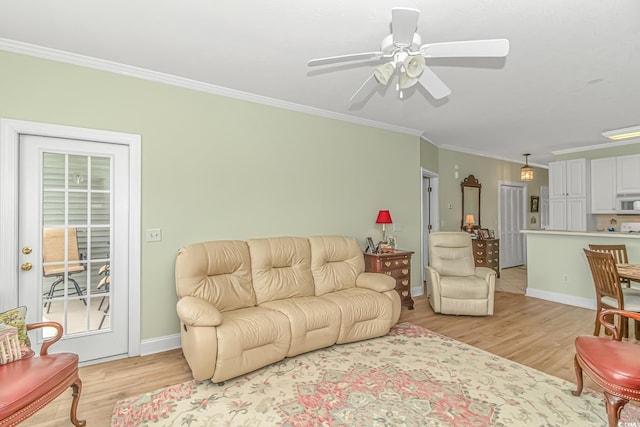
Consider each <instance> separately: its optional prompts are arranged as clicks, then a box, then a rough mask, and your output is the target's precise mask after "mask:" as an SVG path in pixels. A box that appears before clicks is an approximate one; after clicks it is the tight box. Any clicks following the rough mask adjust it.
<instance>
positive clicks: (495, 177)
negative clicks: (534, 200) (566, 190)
mask: <svg viewBox="0 0 640 427" xmlns="http://www.w3.org/2000/svg"><path fill="white" fill-rule="evenodd" d="M438 155H439V162H438V170H439V173H440V176H439V177H440V180H439V181H440V230H442V231H457V230H459V229H460V221H461V219H462V190H461V188H460V183H461V182H462V180H463V179H464V178H466V177H467V176H469V175H473V176H475V177H476V179H477V180H478V181H480V184H482V194H481V202H480V208H481V212H480V216H481V221H482V228H488V229H490V230H495V232H496V233H497V232H498V182H499V181H509V182H517V183H520V182H521V181H520V168H521V167H522V164H519V163H513V162H508V161H504V160H497V159H491V158H488V157H482V156H475V155H473V154H466V153H461V152H458V151H451V150H445V149H440V150H439V151H438ZM523 164H524V162H523ZM456 165H457V166H458V169H457V172H458V178H456V176H455V172H456ZM533 170H534V177H535V179H534V180H533V181H530V182H528V183H527V187H528V188H527V194H528V195H529V196H538V195H540V186H541V185H548V183H549V174H548V171H547V169H542V168H537V167H534V168H533ZM449 205H451V208H449ZM531 216H535V217H536V223H535V224H531V223H530V222H529V223H528V228H539V224H540V217H539V213H538V214H527V218H531Z"/></svg>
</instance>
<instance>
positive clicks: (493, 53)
mask: <svg viewBox="0 0 640 427" xmlns="http://www.w3.org/2000/svg"><path fill="white" fill-rule="evenodd" d="M420 53H421V54H422V55H423V56H424V57H425V58H461V57H476V58H478V57H497V58H500V57H503V56H507V53H509V40H507V39H491V40H468V41H461V42H445V43H430V44H423V45H422V46H420Z"/></svg>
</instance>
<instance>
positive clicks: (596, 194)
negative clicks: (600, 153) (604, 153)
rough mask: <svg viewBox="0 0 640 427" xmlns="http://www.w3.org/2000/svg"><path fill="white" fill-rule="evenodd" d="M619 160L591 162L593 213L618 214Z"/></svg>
mask: <svg viewBox="0 0 640 427" xmlns="http://www.w3.org/2000/svg"><path fill="white" fill-rule="evenodd" d="M616 171H617V159H616V158H615V157H606V158H602V159H593V160H591V213H592V214H608V213H615V212H616V188H617V182H616V180H617V175H616Z"/></svg>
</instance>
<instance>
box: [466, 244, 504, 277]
mask: <svg viewBox="0 0 640 427" xmlns="http://www.w3.org/2000/svg"><path fill="white" fill-rule="evenodd" d="M471 243H472V244H473V259H474V261H475V263H476V267H489V268H493V269H494V270H495V272H496V274H497V276H498V277H500V239H490V238H486V239H483V240H480V239H472V240H471Z"/></svg>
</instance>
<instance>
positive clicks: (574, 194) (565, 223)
mask: <svg viewBox="0 0 640 427" xmlns="http://www.w3.org/2000/svg"><path fill="white" fill-rule="evenodd" d="M590 166H591V163H590V162H588V161H587V159H572V160H562V161H558V162H551V163H549V228H550V229H551V230H568V231H587V229H591V228H593V227H595V219H594V216H593V215H591V212H590V209H591V191H590V187H591V180H590V173H589V172H590V170H591V168H590Z"/></svg>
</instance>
